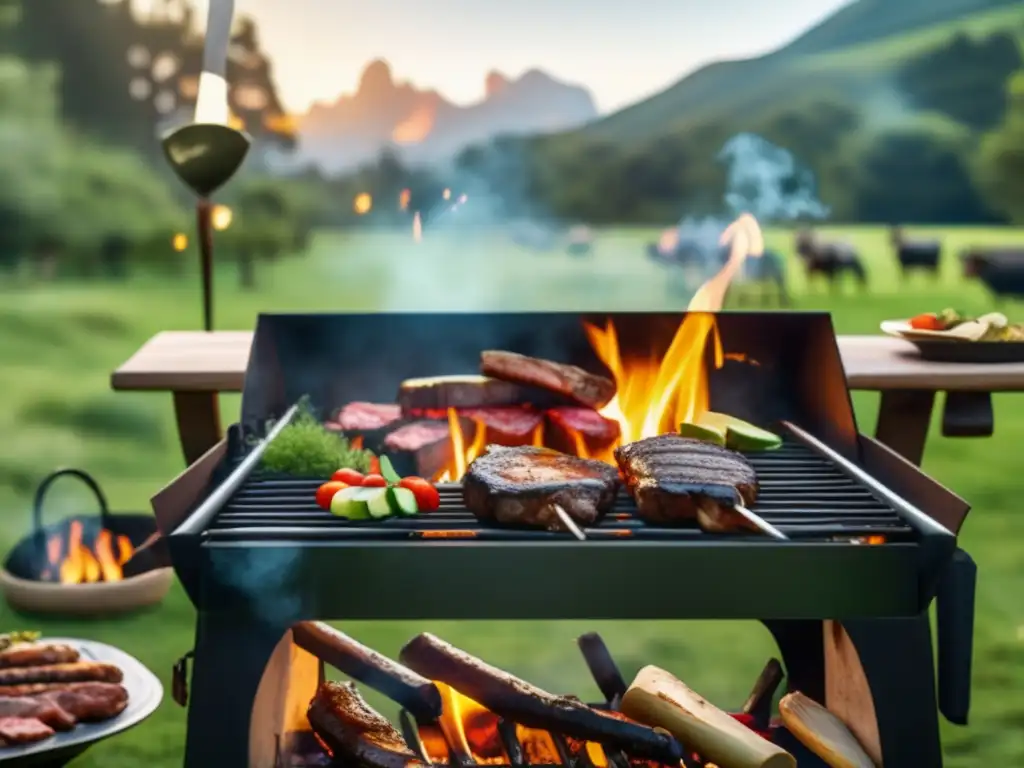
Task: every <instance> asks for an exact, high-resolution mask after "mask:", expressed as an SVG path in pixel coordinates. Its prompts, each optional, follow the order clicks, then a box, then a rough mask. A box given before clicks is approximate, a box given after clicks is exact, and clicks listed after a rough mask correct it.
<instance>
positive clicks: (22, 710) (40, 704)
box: [0, 696, 75, 731]
mask: <svg viewBox="0 0 1024 768" xmlns="http://www.w3.org/2000/svg"><path fill="white" fill-rule="evenodd" d="M3 717H34V718H35V719H36V720H39V721H40V722H42V723H45V724H46V725H48V726H49V727H50V728H53V730H55V731H70V730H71V729H72V728H74V727H75V718H74V716H73V715H71V714H70V713H69V712H67V711H66V710H64V709H63V708H61V707H60V706H58V705H57V704H55V703H54V702H52V701H40V700H39V699H36V698H32V697H28V696H22V697H20V698H0V718H3Z"/></svg>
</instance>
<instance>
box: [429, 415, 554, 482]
mask: <svg viewBox="0 0 1024 768" xmlns="http://www.w3.org/2000/svg"><path fill="white" fill-rule="evenodd" d="M447 413H448V434H449V436H450V437H449V440H450V441H451V451H450V455H449V458H448V462H447V464H446V465H445V467H444V468H443V469H441V470H439V471H438V472H437V473H435V475H434V478H433V481H434V482H435V483H451V482H455V481H457V480H459V479H460V478H461V477H462V476H463V475H464V474H466V468H467V467H468V466H469V465H470V464H471V463H472V462H473V460H474V459H475V458H477V457H478V456H480V455H481V454H483V453H484V452H486V450H487V444H488V442H489V441H488V439H487V425H486V424H484V423H483V422H481V421H480V420H479V419H471V421H472V422H473V426H474V429H473V439H472V440H469V441H467V440H466V434H465V432H464V430H463V428H462V424H463V421H464V420H465V419H464V417H463V418H460V417H459V413H458V411H456V410H455V409H454V408H449V409H448V411H447ZM529 444H530V445H535V446H543V445H544V425H543V424H538V425H537V427H536V428H535V429H534V430H533V433H532V434H531V435H530V442H529Z"/></svg>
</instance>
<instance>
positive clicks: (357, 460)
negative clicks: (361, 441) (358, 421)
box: [261, 397, 373, 477]
mask: <svg viewBox="0 0 1024 768" xmlns="http://www.w3.org/2000/svg"><path fill="white" fill-rule="evenodd" d="M270 426H272V425H268V429H269V428H270ZM372 458H373V453H372V452H371V451H367V450H363V449H361V448H353V447H352V444H351V443H350V442H349V441H348V440H346V439H345V437H344V436H342V435H339V434H336V433H334V432H331V431H330V430H328V429H326V428H324V426H323V424H321V423H320V421H319V420H318V419H317V418H316V416H315V415H314V414H313V409H312V407H311V406H310V404H309V399H308V398H306V397H303V398H302V399H301V400H300V401H299V412H298V413H297V414H296V415H295V418H294V419H292V422H291V423H290V424H289V425H288V426H287V427H285V428H284V429H282V430H281V433H280V434H279V435H278V436H277V437H276V438H274V440H273V442H271V443H270V445H268V446H267V449H266V450H265V451H264V452H263V458H262V462H261V463H262V465H263V469H265V470H266V471H268V472H277V473H281V474H286V475H294V476H296V477H330V476H331V475H332V474H334V473H335V472H336V471H338V470H339V469H343V468H346V467H347V468H351V469H356V470H359V471H360V472H366V471H367V470H368V469H369V468H370V460H371V459H372Z"/></svg>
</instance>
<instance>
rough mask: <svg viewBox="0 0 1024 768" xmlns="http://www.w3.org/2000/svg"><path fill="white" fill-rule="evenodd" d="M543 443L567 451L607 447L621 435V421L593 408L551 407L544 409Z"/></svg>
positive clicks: (593, 449)
mask: <svg viewBox="0 0 1024 768" xmlns="http://www.w3.org/2000/svg"><path fill="white" fill-rule="evenodd" d="M544 419H545V422H546V426H545V430H544V436H545V439H544V444H545V445H550V446H551V447H552V448H557V449H558V450H560V451H565V452H566V453H577V452H578V448H579V444H580V442H582V444H583V448H584V449H586V450H587V451H599V450H607V449H608V448H610V447H611V446H612V445H613V444H614V443H615V441H616V440H618V439H619V422H617V421H612V420H611V419H606V418H605V417H604V416H602V415H601V414H600V413H598V412H597V411H595V410H594V409H593V408H551V409H550V410H548V411H546V412H545V413H544Z"/></svg>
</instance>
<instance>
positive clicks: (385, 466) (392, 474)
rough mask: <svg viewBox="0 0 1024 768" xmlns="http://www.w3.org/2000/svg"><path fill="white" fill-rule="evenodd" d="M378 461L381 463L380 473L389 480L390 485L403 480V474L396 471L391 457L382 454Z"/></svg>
mask: <svg viewBox="0 0 1024 768" xmlns="http://www.w3.org/2000/svg"><path fill="white" fill-rule="evenodd" d="M377 461H378V462H379V464H380V474H381V475H383V476H384V479H385V480H387V481H388V485H396V484H398V483H399V482H400V481H401V479H402V476H401V475H400V474H398V473H397V472H396V471H395V468H394V466H392V464H391V459H389V458H388V457H387V456H380V457H379V458H378V459H377Z"/></svg>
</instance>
